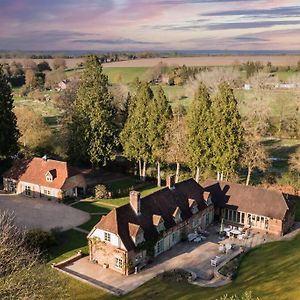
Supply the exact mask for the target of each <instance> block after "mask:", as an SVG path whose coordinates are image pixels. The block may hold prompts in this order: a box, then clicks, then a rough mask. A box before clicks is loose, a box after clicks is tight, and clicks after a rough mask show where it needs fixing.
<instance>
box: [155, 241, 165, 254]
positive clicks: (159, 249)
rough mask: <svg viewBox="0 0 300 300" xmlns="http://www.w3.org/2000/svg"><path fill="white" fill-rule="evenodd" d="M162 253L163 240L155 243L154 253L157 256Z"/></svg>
mask: <svg viewBox="0 0 300 300" xmlns="http://www.w3.org/2000/svg"><path fill="white" fill-rule="evenodd" d="M162 252H164V240H163V239H162V240H159V241H158V242H157V243H156V253H157V254H160V253H162Z"/></svg>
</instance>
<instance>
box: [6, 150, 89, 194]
mask: <svg viewBox="0 0 300 300" xmlns="http://www.w3.org/2000/svg"><path fill="white" fill-rule="evenodd" d="M3 186H4V190H5V191H7V192H10V193H15V194H23V195H25V196H28V197H36V198H37V197H39V198H41V197H47V198H49V199H52V198H53V199H62V198H64V197H66V196H69V197H77V196H78V194H81V193H85V190H86V181H85V178H84V177H83V176H82V175H81V174H80V172H79V171H78V170H77V169H75V168H73V167H70V166H69V165H68V164H67V162H64V161H58V160H52V159H48V158H47V157H46V156H44V157H43V158H39V157H34V158H30V159H16V160H15V161H14V163H13V166H12V167H11V168H10V169H9V170H8V171H7V172H5V173H4V174H3Z"/></svg>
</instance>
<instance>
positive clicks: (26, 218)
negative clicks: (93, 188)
mask: <svg viewBox="0 0 300 300" xmlns="http://www.w3.org/2000/svg"><path fill="white" fill-rule="evenodd" d="M0 210H6V211H10V212H14V214H15V216H16V222H17V223H18V224H19V225H21V226H24V227H26V228H30V229H31V228H40V229H43V230H46V231H48V230H50V229H52V228H58V227H59V228H60V229H61V230H68V229H70V228H72V227H76V226H79V225H81V224H83V223H85V222H87V221H88V220H89V219H90V216H89V214H88V213H86V212H83V211H81V210H78V209H76V208H73V207H70V206H67V205H64V204H62V203H57V202H54V201H47V200H45V199H37V198H35V199H34V198H28V197H25V196H20V195H6V194H0Z"/></svg>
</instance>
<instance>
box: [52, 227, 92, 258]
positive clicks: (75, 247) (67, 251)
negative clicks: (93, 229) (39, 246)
mask: <svg viewBox="0 0 300 300" xmlns="http://www.w3.org/2000/svg"><path fill="white" fill-rule="evenodd" d="M79 250H82V252H83V253H84V254H88V246H87V235H86V234H85V233H82V232H79V231H76V230H74V229H70V230H67V231H64V232H61V233H59V234H58V236H57V245H55V246H53V247H51V248H50V249H49V250H48V255H47V261H48V262H59V261H62V260H64V259H67V258H68V257H70V256H72V255H74V254H76V252H77V251H79Z"/></svg>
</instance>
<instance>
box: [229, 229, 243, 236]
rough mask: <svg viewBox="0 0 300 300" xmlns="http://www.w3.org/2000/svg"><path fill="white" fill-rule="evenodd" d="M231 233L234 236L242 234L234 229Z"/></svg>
mask: <svg viewBox="0 0 300 300" xmlns="http://www.w3.org/2000/svg"><path fill="white" fill-rule="evenodd" d="M230 233H232V234H234V235H238V234H241V232H240V230H237V229H232V230H231V231H230Z"/></svg>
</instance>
